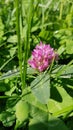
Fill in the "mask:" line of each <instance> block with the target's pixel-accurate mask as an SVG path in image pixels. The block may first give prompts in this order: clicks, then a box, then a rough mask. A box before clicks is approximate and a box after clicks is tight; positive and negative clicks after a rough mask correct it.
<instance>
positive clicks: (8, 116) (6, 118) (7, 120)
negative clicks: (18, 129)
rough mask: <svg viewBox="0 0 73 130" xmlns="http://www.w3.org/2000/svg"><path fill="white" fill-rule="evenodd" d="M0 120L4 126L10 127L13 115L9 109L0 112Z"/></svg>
mask: <svg viewBox="0 0 73 130" xmlns="http://www.w3.org/2000/svg"><path fill="white" fill-rule="evenodd" d="M0 121H2V123H3V125H4V126H5V127H10V126H12V125H13V123H14V122H15V115H14V113H11V112H9V111H6V112H2V113H1V114H0Z"/></svg>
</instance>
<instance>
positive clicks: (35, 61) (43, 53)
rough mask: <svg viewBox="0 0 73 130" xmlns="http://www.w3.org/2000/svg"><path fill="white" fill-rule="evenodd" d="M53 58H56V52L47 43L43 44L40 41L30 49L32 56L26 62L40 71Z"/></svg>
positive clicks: (47, 65)
mask: <svg viewBox="0 0 73 130" xmlns="http://www.w3.org/2000/svg"><path fill="white" fill-rule="evenodd" d="M53 59H55V60H57V59H58V54H56V53H55V51H54V49H53V48H52V47H51V46H50V45H49V44H48V45H45V44H43V43H42V42H40V44H38V45H37V46H36V47H35V49H34V50H33V51H32V56H31V59H29V60H28V64H29V65H30V66H31V67H32V68H34V69H36V70H38V71H39V72H42V71H44V70H46V69H47V68H48V67H49V66H50V64H51V63H52V61H53Z"/></svg>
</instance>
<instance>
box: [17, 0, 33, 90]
mask: <svg viewBox="0 0 73 130" xmlns="http://www.w3.org/2000/svg"><path fill="white" fill-rule="evenodd" d="M33 2H34V1H33V0H31V1H29V0H28V13H27V17H26V22H27V28H26V33H25V35H26V36H24V44H23V46H24V47H23V48H24V50H22V42H21V29H20V24H21V23H22V25H21V26H22V28H23V19H21V16H23V12H22V11H20V10H22V4H23V3H22V1H20V0H16V29H17V38H18V58H19V67H20V76H21V82H22V90H24V88H25V87H26V74H27V60H28V53H29V52H30V34H31V24H32V23H31V21H32V12H33ZM25 6H26V5H24V8H25ZM20 21H21V22H20Z"/></svg>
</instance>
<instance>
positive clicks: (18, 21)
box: [16, 0, 23, 90]
mask: <svg viewBox="0 0 73 130" xmlns="http://www.w3.org/2000/svg"><path fill="white" fill-rule="evenodd" d="M19 5H20V0H16V29H17V38H18V58H19V67H20V76H21V81H22V90H23V80H22V76H23V75H22V44H21V35H20V7H19Z"/></svg>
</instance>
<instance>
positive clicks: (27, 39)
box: [23, 0, 33, 86]
mask: <svg viewBox="0 0 73 130" xmlns="http://www.w3.org/2000/svg"><path fill="white" fill-rule="evenodd" d="M28 4H29V8H28V14H27V31H26V36H25V41H24V51H25V54H24V69H23V79H24V86H26V74H27V60H28V53H29V52H30V33H31V21H32V12H33V0H31V1H29V3H28Z"/></svg>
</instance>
